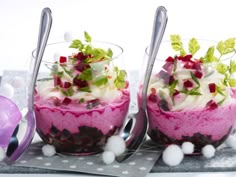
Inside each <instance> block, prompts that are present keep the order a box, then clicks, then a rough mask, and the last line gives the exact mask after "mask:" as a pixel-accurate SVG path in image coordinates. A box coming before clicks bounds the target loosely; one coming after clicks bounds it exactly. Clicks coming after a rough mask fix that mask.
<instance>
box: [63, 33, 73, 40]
mask: <svg viewBox="0 0 236 177" xmlns="http://www.w3.org/2000/svg"><path fill="white" fill-rule="evenodd" d="M64 40H65V41H66V42H71V41H72V40H73V35H72V33H71V32H65V34H64Z"/></svg>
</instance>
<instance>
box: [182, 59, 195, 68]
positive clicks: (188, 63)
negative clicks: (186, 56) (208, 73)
mask: <svg viewBox="0 0 236 177" xmlns="http://www.w3.org/2000/svg"><path fill="white" fill-rule="evenodd" d="M184 68H186V69H193V62H192V61H186V63H185V64H184Z"/></svg>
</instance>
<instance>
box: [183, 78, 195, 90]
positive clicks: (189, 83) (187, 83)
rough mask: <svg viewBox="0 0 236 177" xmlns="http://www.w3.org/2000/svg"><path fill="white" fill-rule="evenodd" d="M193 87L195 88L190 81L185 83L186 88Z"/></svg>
mask: <svg viewBox="0 0 236 177" xmlns="http://www.w3.org/2000/svg"><path fill="white" fill-rule="evenodd" d="M192 86H193V83H192V82H191V81H190V80H186V81H184V87H186V88H189V87H192Z"/></svg>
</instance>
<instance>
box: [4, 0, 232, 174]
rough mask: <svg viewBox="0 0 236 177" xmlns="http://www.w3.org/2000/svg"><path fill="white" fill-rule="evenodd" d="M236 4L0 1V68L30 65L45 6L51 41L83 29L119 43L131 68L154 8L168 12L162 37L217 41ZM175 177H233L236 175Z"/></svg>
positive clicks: (228, 0)
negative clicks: (49, 18) (49, 12)
mask: <svg viewBox="0 0 236 177" xmlns="http://www.w3.org/2000/svg"><path fill="white" fill-rule="evenodd" d="M234 4H235V1H234V0H223V1H222V0H217V1H213V0H195V1H194V0H0V71H1V70H4V69H24V68H27V67H28V65H27V63H28V62H29V60H30V57H31V51H32V50H33V49H34V48H35V47H36V43H37V35H38V28H39V19H40V14H41V10H42V9H43V8H44V7H50V8H51V10H52V15H53V27H52V30H51V35H50V40H55V39H57V38H60V37H61V36H63V34H64V32H66V31H71V32H72V33H73V34H76V35H79V36H81V35H83V31H84V30H86V31H88V32H89V33H90V34H91V36H93V38H94V39H96V40H103V41H109V42H113V43H117V44H119V45H121V46H122V47H123V48H124V50H125V60H126V61H127V64H128V66H129V69H137V68H139V67H140V66H139V65H140V63H141V61H142V58H143V54H144V49H145V47H146V46H147V45H148V44H149V42H150V37H151V30H152V24H153V17H154V13H155V9H156V8H157V7H158V6H160V5H162V6H165V7H166V9H167V11H168V17H169V20H168V24H167V29H166V32H165V36H164V38H165V39H168V37H169V35H170V34H180V35H181V36H183V37H196V38H205V39H214V40H221V39H226V38H228V37H235V36H236V25H235V24H236V6H235V5H234ZM169 175H170V174H157V175H155V174H150V175H149V176H160V177H161V176H163V177H164V176H165V177H166V176H169ZM176 175H177V174H176ZM176 175H175V174H171V176H176ZM12 176H16V175H12ZM35 176H36V175H35ZM48 176H50V175H48ZM51 176H56V175H51ZM68 176H69V175H68ZM177 176H196V177H205V176H217V177H226V176H230V177H231V176H235V173H217V174H214V173H213V174H212V173H210V174H208V173H202V174H198V173H194V174H192V173H191V174H188V173H187V174H185V175H184V174H178V175H177Z"/></svg>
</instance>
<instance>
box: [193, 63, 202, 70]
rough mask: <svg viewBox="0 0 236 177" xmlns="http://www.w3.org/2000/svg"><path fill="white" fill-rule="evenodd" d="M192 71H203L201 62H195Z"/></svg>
mask: <svg viewBox="0 0 236 177" xmlns="http://www.w3.org/2000/svg"><path fill="white" fill-rule="evenodd" d="M192 69H196V70H201V69H202V68H201V63H200V62H194V63H193V66H192Z"/></svg>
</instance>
